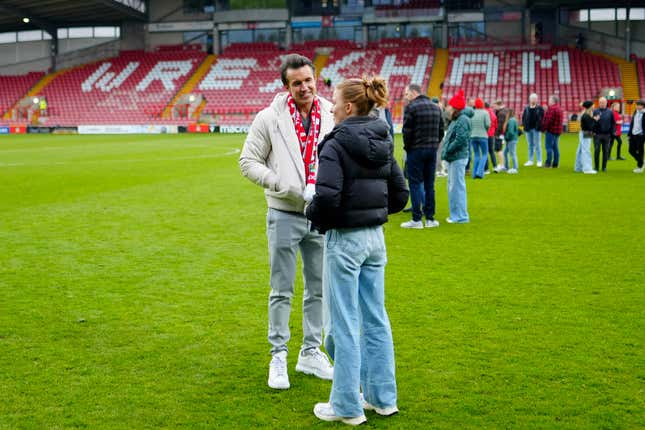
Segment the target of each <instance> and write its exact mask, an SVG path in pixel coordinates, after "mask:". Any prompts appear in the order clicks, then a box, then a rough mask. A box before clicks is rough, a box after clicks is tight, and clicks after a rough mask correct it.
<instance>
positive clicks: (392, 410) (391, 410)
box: [361, 393, 399, 417]
mask: <svg viewBox="0 0 645 430" xmlns="http://www.w3.org/2000/svg"><path fill="white" fill-rule="evenodd" d="M361 404H362V405H363V409H365V410H366V411H374V412H376V413H377V414H379V415H381V416H384V417H389V416H392V415H394V414H396V413H398V412H399V408H397V407H396V405H394V406H388V407H385V408H379V407H377V406H374V405H370V404H369V403H367V401H366V400H365V398H364V397H363V393H361Z"/></svg>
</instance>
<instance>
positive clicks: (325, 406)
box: [314, 403, 367, 426]
mask: <svg viewBox="0 0 645 430" xmlns="http://www.w3.org/2000/svg"><path fill="white" fill-rule="evenodd" d="M314 415H316V416H317V417H318V418H320V419H321V420H323V421H340V422H342V423H345V424H349V425H350V426H357V425H359V424H363V423H364V422H367V418H365V414H363V415H359V416H357V417H339V416H338V415H336V413H335V412H334V408H333V407H332V406H331V403H316V406H314Z"/></svg>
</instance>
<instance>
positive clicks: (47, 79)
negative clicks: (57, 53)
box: [2, 69, 71, 120]
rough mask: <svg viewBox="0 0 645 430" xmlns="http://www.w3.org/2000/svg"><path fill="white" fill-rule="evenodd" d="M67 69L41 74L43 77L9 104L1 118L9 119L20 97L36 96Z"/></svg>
mask: <svg viewBox="0 0 645 430" xmlns="http://www.w3.org/2000/svg"><path fill="white" fill-rule="evenodd" d="M69 70H71V69H63V70H59V71H57V72H54V73H50V74H48V75H45V76H43V77H42V78H41V79H40V81H38V82H36V84H34V86H33V87H31V89H30V90H29V91H27V94H26V95H24V96H23V97H20V99H19V100H18V101H17V102H16V103H15V104H14V105H13V106H11V109H9V110H7V112H5V114H4V116H3V117H2V118H3V119H7V120H9V119H11V113H12V112H13V111H14V109H15V108H16V106H18V103H20V101H21V100H22V99H24V98H25V97H34V96H37V95H38V94H40V93H41V91H42V90H43V89H44V88H45V87H46V86H47V85H49V84H50V83H51V82H52V81H53V80H54V79H56V78H57V77H58V76H60V75H62V74H63V73H65V72H67V71H69Z"/></svg>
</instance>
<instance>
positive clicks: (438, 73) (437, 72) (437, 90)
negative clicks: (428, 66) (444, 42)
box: [428, 48, 448, 98]
mask: <svg viewBox="0 0 645 430" xmlns="http://www.w3.org/2000/svg"><path fill="white" fill-rule="evenodd" d="M447 72H448V50H447V49H446V48H437V49H435V52H434V64H433V66H432V76H431V77H430V84H429V85H428V96H429V97H438V98H441V95H442V93H443V91H442V89H441V84H442V83H443V81H444V80H445V79H446V73H447Z"/></svg>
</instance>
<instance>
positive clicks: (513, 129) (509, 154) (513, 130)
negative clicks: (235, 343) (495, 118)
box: [504, 109, 520, 174]
mask: <svg viewBox="0 0 645 430" xmlns="http://www.w3.org/2000/svg"><path fill="white" fill-rule="evenodd" d="M519 138H520V127H519V125H518V123H517V119H516V118H515V112H514V111H513V109H509V110H508V122H507V123H506V133H504V140H505V141H506V147H505V148H504V163H505V166H504V167H505V168H506V172H507V173H510V174H515V173H518V172H519V168H520V165H519V164H518V163H517V141H518V139H519ZM511 160H512V161H513V167H511Z"/></svg>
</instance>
